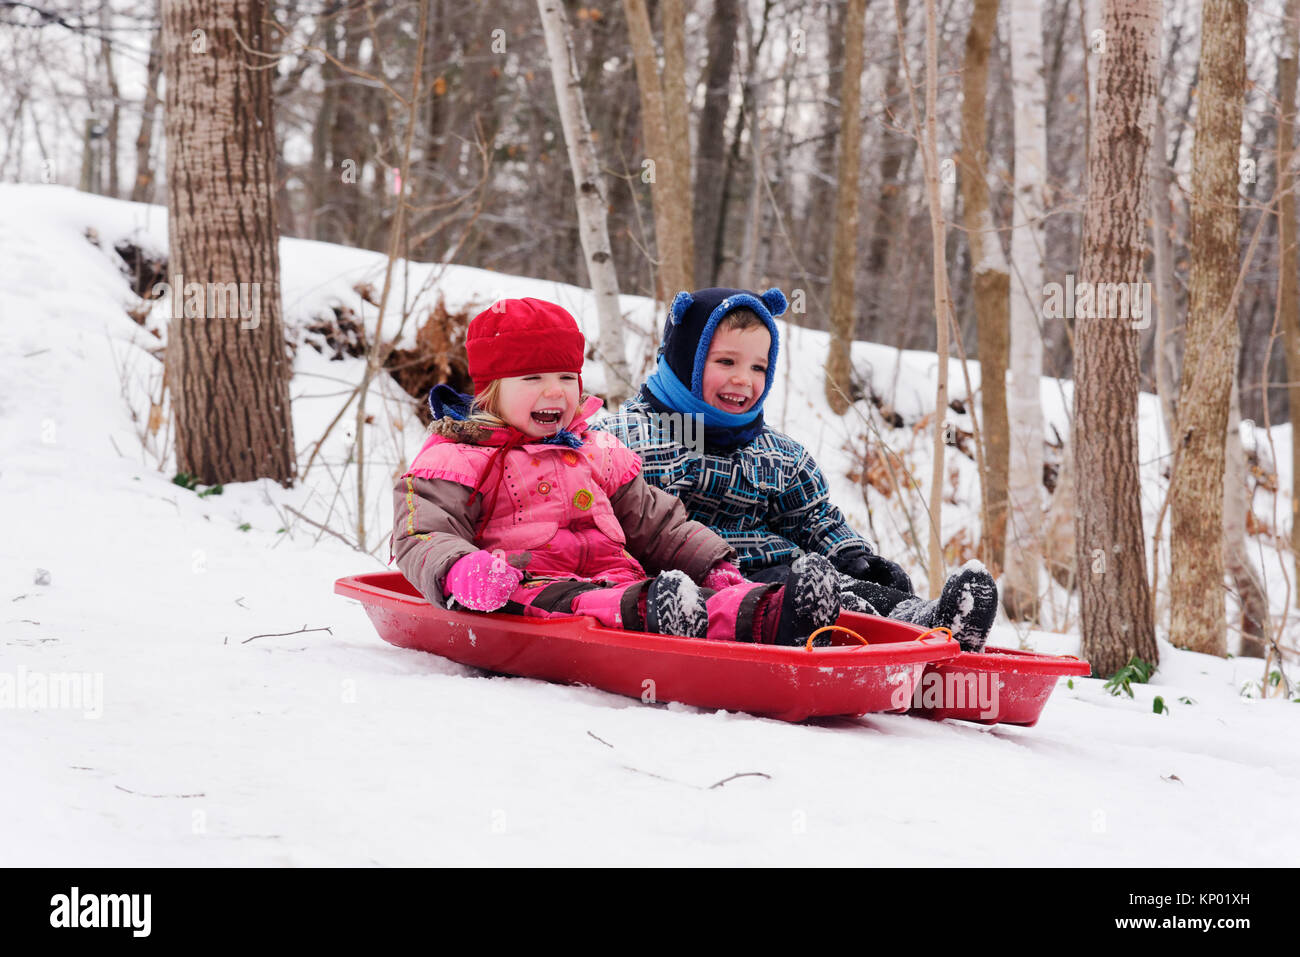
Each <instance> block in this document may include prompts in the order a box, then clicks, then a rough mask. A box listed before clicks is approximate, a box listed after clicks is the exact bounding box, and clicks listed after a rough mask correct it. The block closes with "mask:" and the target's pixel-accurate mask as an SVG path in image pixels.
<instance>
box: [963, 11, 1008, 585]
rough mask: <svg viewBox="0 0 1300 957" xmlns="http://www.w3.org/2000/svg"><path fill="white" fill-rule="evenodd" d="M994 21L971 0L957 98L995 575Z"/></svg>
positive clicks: (998, 552)
mask: <svg viewBox="0 0 1300 957" xmlns="http://www.w3.org/2000/svg"><path fill="white" fill-rule="evenodd" d="M997 19H998V0H976V2H975V8H974V10H973V11H972V13H971V22H970V29H969V31H968V32H967V34H966V59H965V61H964V64H963V68H962V99H961V159H962V163H961V166H962V169H961V173H962V175H961V192H962V205H963V207H964V209H965V219H966V230H967V232H966V235H967V240H968V241H969V242H970V258H971V274H972V276H971V285H972V292H973V293H974V297H975V321H976V328H977V331H978V337H977V341H978V343H979V359H980V413H981V416H982V421H981V422H980V431H981V433H982V435H983V439H984V466H985V473H984V475H982V476H981V477H980V481H981V482H982V483H983V485H984V490H983V492H984V494H983V498H984V503H985V505H986V512H985V515H984V519H985V520H986V522H987V524H986V525H985V527H984V528H983V530H982V536H981V538H982V541H983V548H982V552H983V557H984V560H985V562H986V563H987V564H988V565H989V566H990V571H992V573H993V574H994V575H997V574H998V573H999V570H1000V569H1001V567H1002V557H1003V548H1004V545H1005V539H1006V522H1007V517H1006V516H1007V511H1006V510H1007V463H1008V459H1009V457H1010V445H1011V443H1010V437H1009V434H1008V425H1007V389H1006V376H1007V354H1008V351H1009V345H1010V343H1009V340H1010V328H1009V324H1008V321H1007V312H1008V308H1009V300H1010V294H1011V276H1010V273H1009V272H1008V270H1007V261H1006V256H1005V255H1003V252H1002V241H1001V240H1000V239H999V238H998V234H997V232H996V231H995V230H994V224H993V215H992V212H991V211H990V209H989V187H988V181H987V178H986V176H987V152H986V149H985V133H986V128H987V125H988V120H987V117H986V115H985V102H986V100H987V93H988V74H989V67H988V60H989V50H990V48H991V47H992V43H993V37H994V34H995V33H996V31H997Z"/></svg>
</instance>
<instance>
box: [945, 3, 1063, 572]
mask: <svg viewBox="0 0 1300 957" xmlns="http://www.w3.org/2000/svg"><path fill="white" fill-rule="evenodd" d="M997 18H998V0H976V3H975V9H974V10H973V11H972V13H971V22H970V29H969V32H968V33H967V34H966V59H965V63H964V65H963V68H962V104H961V130H962V132H961V140H962V142H961V156H962V169H961V173H962V176H961V192H962V204H963V206H964V207H965V214H966V217H965V218H966V235H967V240H968V241H969V242H970V260H971V275H972V279H971V285H972V287H973V288H972V292H973V294H974V298H975V320H976V328H977V331H978V342H979V359H980V413H981V421H980V431H981V434H982V438H983V441H984V462H985V473H984V475H982V476H981V477H980V481H981V482H982V483H983V490H982V491H983V499H984V510H983V515H982V518H983V521H984V522H985V523H986V524H985V525H984V528H983V529H982V535H981V537H982V542H983V554H984V558H985V560H986V561H987V562H988V564H989V565H990V566H991V569H992V571H993V574H994V575H997V574H998V572H999V569H1001V567H1002V558H1003V554H1002V553H1003V545H1004V540H1005V538H1006V534H1007V533H1006V514H1007V513H1006V506H1007V460H1008V457H1009V446H1010V439H1009V436H1008V431H1007V389H1006V370H1007V351H1008V350H1007V335H1008V325H1007V302H1008V298H1009V296H1010V291H1011V276H1010V273H1009V271H1008V269H1007V260H1006V256H1005V255H1003V252H1002V241H1001V240H1000V239H999V238H998V234H997V232H996V230H995V228H994V223H993V216H992V213H991V211H990V210H989V187H988V180H987V175H988V171H987V151H986V148H985V140H986V133H985V131H986V128H987V126H988V117H987V115H986V112H985V100H986V94H987V91H988V73H989V69H988V59H989V50H990V49H991V47H992V44H993V36H994V34H995V32H996V28H997ZM1040 42H1041V41H1040ZM972 413H973V409H972ZM940 414H941V415H942V410H941V411H940Z"/></svg>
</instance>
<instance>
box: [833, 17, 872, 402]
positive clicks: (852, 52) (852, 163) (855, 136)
mask: <svg viewBox="0 0 1300 957" xmlns="http://www.w3.org/2000/svg"><path fill="white" fill-rule="evenodd" d="M866 10H867V0H848V10H847V15H846V16H845V20H844V75H843V80H842V82H841V84H840V158H839V171H838V174H837V176H836V187H835V197H836V200H835V236H834V245H833V246H832V248H831V303H830V325H831V337H830V351H829V352H828V353H827V356H826V382H825V389H826V401H827V403H828V404H829V405H830V407H831V410H832V411H834V412H835V414H836V415H843V414H844V413H845V412H847V411H848V408H849V400H850V394H851V385H850V382H851V378H852V374H853V365H852V353H851V350H852V348H853V331H854V327H855V326H856V325H857V318H858V312H857V310H858V302H857V296H856V295H855V294H854V289H855V285H856V283H855V280H856V278H857V271H858V197H859V195H860V194H861V189H860V187H859V185H858V175H859V169H858V167H859V157H860V156H861V149H862V116H861V111H860V110H859V108H858V106H859V103H860V101H861V90H862V33H863V21H864V20H865V17H866Z"/></svg>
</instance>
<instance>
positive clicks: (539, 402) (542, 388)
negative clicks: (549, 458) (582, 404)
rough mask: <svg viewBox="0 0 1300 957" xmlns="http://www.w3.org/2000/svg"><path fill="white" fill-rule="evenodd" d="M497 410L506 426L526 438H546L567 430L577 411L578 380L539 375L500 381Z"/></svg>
mask: <svg viewBox="0 0 1300 957" xmlns="http://www.w3.org/2000/svg"><path fill="white" fill-rule="evenodd" d="M500 389H501V391H500V393H499V396H498V399H497V401H498V403H499V404H500V409H499V410H498V412H499V414H500V416H501V418H502V419H504V420H505V421H506V424H507V425H511V426H513V427H514V428H516V429H518V430H519V431H520V432H522V433H524V435H527V436H528V437H529V438H534V439H544V438H548V437H550V436H552V435H555V433H557V432H559V431H560V429H567V428H568V427H569V423H570V422H572V421H573V417H574V415H576V414H577V411H578V376H577V374H576V373H573V372H541V373H538V374H536V375H519V376H511V377H509V378H506V379H502V380H501V387H500Z"/></svg>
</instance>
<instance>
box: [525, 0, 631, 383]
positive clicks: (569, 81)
mask: <svg viewBox="0 0 1300 957" xmlns="http://www.w3.org/2000/svg"><path fill="white" fill-rule="evenodd" d="M537 9H538V11H539V13H540V14H541V18H542V27H543V30H544V31H545V34H546V55H547V57H548V59H550V61H551V79H552V81H553V83H554V85H555V99H556V102H557V103H558V105H559V109H560V122H561V124H562V125H563V127H564V141H565V143H566V144H567V146H568V149H569V165H570V166H571V167H572V169H573V187H574V194H575V196H576V200H577V207H578V224H579V235H580V237H581V239H582V252H583V256H584V257H585V259H586V263H587V276H588V278H589V279H590V280H591V289H592V292H593V293H594V294H595V297H596V313H597V315H598V316H599V319H600V341H599V342H598V343H597V345H596V349H597V352H598V354H599V355H600V358H601V362H602V364H603V365H604V367H605V374H606V380H607V381H606V392H607V393H608V398H609V402H610V404H611V405H616V404H618V403H619V402H622V401H623V400H624V399H625V398H627V397H628V396H629V395H630V394H631V390H632V385H633V382H632V373H631V370H630V369H629V368H628V364H627V349H626V347H625V346H624V341H623V315H622V313H621V312H620V310H619V307H618V275H617V274H616V273H615V270H614V257H613V256H612V254H611V252H610V245H609V229H608V222H607V218H606V215H607V210H608V200H607V199H606V196H605V189H604V185H603V182H602V179H601V175H600V161H599V159H598V158H597V156H596V145H595V143H594V141H593V140H592V138H591V124H590V123H589V122H588V120H587V109H586V106H585V105H584V103H583V99H582V87H581V86H580V85H579V82H578V66H577V63H576V61H575V60H574V56H573V43H572V40H571V38H570V36H569V24H568V21H567V20H566V19H565V17H564V7H563V6H562V5H561V2H560V0H537Z"/></svg>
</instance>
